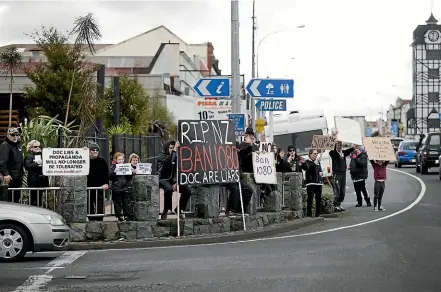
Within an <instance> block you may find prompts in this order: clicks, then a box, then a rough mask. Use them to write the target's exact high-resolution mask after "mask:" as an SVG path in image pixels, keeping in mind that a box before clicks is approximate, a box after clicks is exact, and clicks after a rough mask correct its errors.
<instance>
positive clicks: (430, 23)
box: [406, 14, 441, 135]
mask: <svg viewBox="0 0 441 292" xmlns="http://www.w3.org/2000/svg"><path fill="white" fill-rule="evenodd" d="M412 49H413V50H412V58H413V62H412V67H413V73H412V77H413V96H412V102H411V106H410V109H409V110H408V112H407V125H406V128H407V134H408V135H419V134H424V133H427V132H431V131H439V129H440V116H439V113H440V112H441V107H440V66H441V25H439V24H438V20H436V18H435V17H434V16H433V14H431V15H430V17H429V19H428V20H427V21H426V25H418V26H417V28H416V29H415V30H414V32H413V43H412Z"/></svg>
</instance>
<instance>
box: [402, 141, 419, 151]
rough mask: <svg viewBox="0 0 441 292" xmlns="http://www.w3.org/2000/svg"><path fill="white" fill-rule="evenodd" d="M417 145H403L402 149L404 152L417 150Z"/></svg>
mask: <svg viewBox="0 0 441 292" xmlns="http://www.w3.org/2000/svg"><path fill="white" fill-rule="evenodd" d="M416 146H417V143H415V142H409V143H403V144H402V148H403V150H416Z"/></svg>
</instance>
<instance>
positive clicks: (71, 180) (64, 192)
mask: <svg viewBox="0 0 441 292" xmlns="http://www.w3.org/2000/svg"><path fill="white" fill-rule="evenodd" d="M60 187H61V191H60V201H59V203H58V206H57V212H58V213H59V214H60V215H61V216H63V218H64V219H65V220H66V221H67V222H68V223H74V222H75V223H84V222H87V177H86V176H63V177H61V181H60Z"/></svg>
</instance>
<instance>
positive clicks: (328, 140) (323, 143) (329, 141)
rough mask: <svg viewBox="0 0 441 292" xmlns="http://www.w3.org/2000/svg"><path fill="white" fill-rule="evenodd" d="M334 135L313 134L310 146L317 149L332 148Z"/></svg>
mask: <svg viewBox="0 0 441 292" xmlns="http://www.w3.org/2000/svg"><path fill="white" fill-rule="evenodd" d="M335 140H336V139H335V137H332V136H326V135H314V136H313V137H312V143H311V148H313V149H317V150H333V149H334V146H335Z"/></svg>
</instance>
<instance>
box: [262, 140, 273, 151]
mask: <svg viewBox="0 0 441 292" xmlns="http://www.w3.org/2000/svg"><path fill="white" fill-rule="evenodd" d="M272 148H273V144H272V143H270V142H260V144H259V152H271V151H272Z"/></svg>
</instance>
